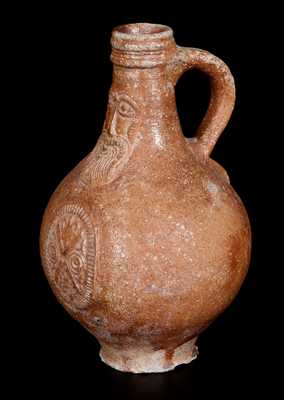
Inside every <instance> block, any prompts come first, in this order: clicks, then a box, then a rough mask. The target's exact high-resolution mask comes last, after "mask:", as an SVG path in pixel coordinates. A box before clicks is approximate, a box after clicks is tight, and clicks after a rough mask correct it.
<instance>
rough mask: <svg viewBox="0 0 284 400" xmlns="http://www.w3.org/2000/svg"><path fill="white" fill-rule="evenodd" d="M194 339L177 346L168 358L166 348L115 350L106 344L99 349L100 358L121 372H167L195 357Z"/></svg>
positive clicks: (196, 350) (196, 349) (196, 353)
mask: <svg viewBox="0 0 284 400" xmlns="http://www.w3.org/2000/svg"><path fill="white" fill-rule="evenodd" d="M196 340H197V337H195V338H193V339H191V340H190V341H188V342H186V343H184V344H183V345H181V346H178V347H177V348H176V349H175V350H174V351H172V356H171V359H170V360H169V359H168V357H167V351H166V350H158V351H153V350H149V348H138V349H131V350H117V349H113V348H111V347H109V346H106V345H103V346H102V348H101V350H100V358H101V360H102V361H103V362H104V363H105V364H107V365H108V366H110V367H112V368H114V369H116V370H118V371H121V372H131V373H134V374H142V373H160V372H168V371H171V370H173V369H175V368H176V367H177V366H179V365H182V364H189V363H190V362H191V361H193V360H195V359H196V357H197V355H198V348H197V346H196V345H195V342H196Z"/></svg>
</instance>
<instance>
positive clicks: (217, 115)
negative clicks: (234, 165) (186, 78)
mask: <svg viewBox="0 0 284 400" xmlns="http://www.w3.org/2000/svg"><path fill="white" fill-rule="evenodd" d="M169 67H170V71H169V72H170V79H171V80H172V82H173V84H174V85H175V84H176V82H177V81H178V79H179V78H180V76H181V75H182V74H183V73H184V72H186V71H188V70H190V69H198V70H200V71H202V72H204V73H205V74H206V75H208V76H209V78H210V84H211V100H210V104H209V107H208V110H207V112H206V114H205V117H204V119H203V121H202V122H201V124H200V126H199V128H198V130H197V133H196V136H195V137H194V138H192V139H189V142H190V145H191V146H192V148H194V149H195V150H196V151H197V152H198V153H199V156H200V157H201V158H202V159H203V160H204V161H206V160H207V159H208V158H209V156H210V154H211V152H212V150H213V148H214V146H215V144H216V142H217V140H218V138H219V136H220V135H221V133H222V132H223V130H224V129H225V127H226V125H227V123H228V121H229V119H230V117H231V115H232V112H233V109H234V105H235V83H234V78H233V76H232V74H231V72H230V70H229V68H228V67H227V65H226V64H225V63H224V62H223V61H222V60H220V59H219V58H218V57H216V56H214V55H213V54H211V53H209V52H207V51H205V50H200V49H196V48H192V47H179V46H177V52H176V55H175V57H174V59H173V61H172V63H171V64H170V65H169Z"/></svg>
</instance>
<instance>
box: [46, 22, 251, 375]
mask: <svg viewBox="0 0 284 400" xmlns="http://www.w3.org/2000/svg"><path fill="white" fill-rule="evenodd" d="M111 42H112V55H111V59H112V61H113V64H114V72H113V83H112V86H111V89H110V93H109V104H108V109H107V114H106V119H105V123H104V127H103V130H102V134H101V136H100V138H99V140H98V142H97V144H96V146H95V148H94V150H93V151H91V153H90V154H89V155H87V157H86V158H85V159H84V160H83V161H81V162H80V164H79V165H78V166H77V167H76V168H75V169H74V170H73V171H72V172H71V173H70V174H69V175H68V176H67V177H66V178H65V179H64V180H63V182H62V183H61V184H60V185H59V187H58V188H57V190H56V191H55V192H54V194H53V196H52V198H51V199H50V202H49V204H48V207H47V209H46V212H45V214H44V218H43V223H42V229H41V256H42V261H43V266H44V270H45V273H46V276H47V278H48V280H49V283H50V285H51V287H52V289H53V291H54V293H55V295H56V296H57V298H58V300H59V301H60V302H61V303H62V304H63V306H64V307H65V308H66V310H67V311H68V312H69V313H70V314H71V315H72V316H73V317H74V318H75V319H77V320H78V321H80V323H81V324H82V325H84V326H85V327H86V328H87V329H88V330H89V331H90V332H91V333H92V334H94V335H95V336H96V338H97V339H98V341H99V342H100V344H101V352H100V356H101V359H102V360H103V361H104V362H106V363H107V364H109V365H110V366H112V367H114V368H116V369H118V370H121V371H130V372H135V373H139V372H163V371H168V370H171V369H173V368H174V367H175V366H177V365H179V364H183V363H189V362H190V361H192V360H193V359H194V358H195V357H196V355H197V348H196V346H195V342H196V339H197V337H198V335H199V334H200V333H201V332H202V331H203V330H204V329H205V328H206V327H208V325H209V324H210V323H211V322H212V321H213V320H214V319H215V318H216V317H217V316H218V315H219V314H220V313H222V311H224V309H225V308H226V307H227V306H228V305H229V304H230V303H231V301H232V300H233V298H234V297H235V295H236V294H237V292H238V290H239V288H240V286H241V284H242V282H243V280H244V277H245V275H246V272H247V268H248V264H249V258H250V243H251V239H250V236H251V235H250V225H249V221H248V217H247V214H246V211H245V209H244V207H243V205H242V203H241V200H240V199H239V197H238V196H237V194H236V193H235V192H234V190H233V189H232V187H231V186H230V183H229V178H228V175H227V173H226V172H225V170H224V169H223V168H222V167H221V166H220V165H219V164H217V163H216V162H214V161H213V160H211V159H210V158H209V157H210V153H211V151H212V149H213V147H214V145H215V143H216V141H217V139H218V137H219V136H220V134H221V133H222V131H223V129H224V128H225V126H226V124H227V122H228V120H229V118H230V116H231V113H232V110H233V107H234V101H235V88H234V80H233V78H232V75H231V73H230V71H229V69H228V67H227V66H226V65H225V64H224V63H223V62H222V61H221V60H220V59H218V58H216V57H215V56H213V55H212V54H210V53H208V52H206V51H203V50H199V49H193V48H181V47H177V46H176V44H175V41H174V39H173V33H172V30H171V29H170V28H169V27H166V26H162V25H152V24H133V25H124V26H120V27H118V28H116V29H114V31H113V34H112V41H111ZM192 68H198V69H200V70H202V71H204V72H205V73H206V74H208V75H209V77H210V79H211V86H212V98H211V103H210V106H209V109H208V112H207V114H206V116H205V118H204V120H203V122H202V124H201V126H200V128H199V130H198V132H197V134H196V137H195V138H193V139H186V138H185V137H184V135H183V133H182V131H181V127H180V123H179V118H178V115H177V110H176V103H175V84H176V82H177V80H178V78H179V77H180V76H181V75H182V74H183V73H184V72H185V71H187V70H190V69H192ZM78 133H79V132H78ZM66 151H67V150H66Z"/></svg>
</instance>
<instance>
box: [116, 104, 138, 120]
mask: <svg viewBox="0 0 284 400" xmlns="http://www.w3.org/2000/svg"><path fill="white" fill-rule="evenodd" d="M118 112H119V114H121V115H122V116H123V117H127V118H131V117H134V116H135V110H134V108H133V107H132V105H131V104H129V103H127V102H126V101H125V100H121V101H120V103H119V105H118Z"/></svg>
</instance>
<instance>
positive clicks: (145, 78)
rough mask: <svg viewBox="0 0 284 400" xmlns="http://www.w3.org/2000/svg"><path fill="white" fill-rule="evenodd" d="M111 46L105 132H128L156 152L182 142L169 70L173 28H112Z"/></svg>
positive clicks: (148, 25)
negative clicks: (111, 72) (110, 75)
mask: <svg viewBox="0 0 284 400" xmlns="http://www.w3.org/2000/svg"><path fill="white" fill-rule="evenodd" d="M112 46H113V49H112V55H111V59H112V61H113V63H114V69H113V82H112V87H111V90H110V95H109V107H108V113H107V118H106V123H105V129H106V131H108V132H110V133H111V132H113V134H118V135H120V136H125V135H126V134H127V136H128V139H130V141H131V142H133V141H137V140H139V139H142V140H140V147H141V146H142V147H144V146H147V145H149V144H150V145H153V146H152V149H153V150H154V151H156V150H159V149H161V150H165V149H166V147H167V146H169V145H171V144H172V145H173V144H174V145H175V146H177V145H178V142H180V143H181V142H182V143H181V144H182V145H184V138H183V135H182V133H181V128H180V124H179V118H178V115H177V109H176V101H175V90H174V85H173V82H172V80H171V79H170V77H169V74H168V65H169V63H170V61H171V59H172V58H173V56H174V54H175V53H176V45H175V42H174V39H173V33H172V30H171V29H170V28H168V27H165V26H161V25H152V24H131V25H124V26H121V27H118V28H116V29H115V30H114V31H113V34H112ZM144 150H145V149H144ZM149 151H150V149H149Z"/></svg>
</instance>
